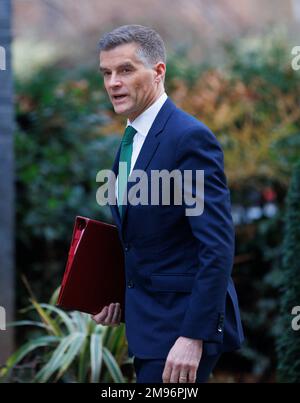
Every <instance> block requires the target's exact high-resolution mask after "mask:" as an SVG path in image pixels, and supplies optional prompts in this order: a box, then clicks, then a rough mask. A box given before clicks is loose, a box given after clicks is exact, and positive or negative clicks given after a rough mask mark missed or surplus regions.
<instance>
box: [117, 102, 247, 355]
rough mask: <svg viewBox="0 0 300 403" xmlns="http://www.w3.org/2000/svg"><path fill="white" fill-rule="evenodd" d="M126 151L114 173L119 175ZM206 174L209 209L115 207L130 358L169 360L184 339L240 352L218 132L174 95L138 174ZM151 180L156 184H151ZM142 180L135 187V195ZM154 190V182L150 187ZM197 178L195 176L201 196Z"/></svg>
mask: <svg viewBox="0 0 300 403" xmlns="http://www.w3.org/2000/svg"><path fill="white" fill-rule="evenodd" d="M119 154H120V149H119V151H118V153H117V155H116V158H115V162H114V166H113V171H114V173H115V175H117V174H118V161H119ZM136 169H141V170H144V171H146V173H147V174H148V177H149V178H150V177H151V170H163V169H166V170H168V171H173V170H174V169H178V170H180V171H181V172H183V171H184V170H193V171H195V170H204V190H205V194H204V197H205V199H204V211H203V214H201V215H199V216H187V215H186V214H185V209H186V207H187V206H185V205H184V204H183V205H181V206H179V205H174V204H173V205H172V203H171V205H152V206H151V205H136V206H133V205H130V204H129V205H128V206H126V207H125V211H124V214H123V219H122V220H121V219H120V215H119V212H118V207H117V205H116V206H111V210H112V214H113V218H114V220H115V223H116V225H117V227H118V231H119V236H120V239H121V242H122V244H123V246H124V253H125V269H126V270H125V272H126V300H125V325H126V335H127V340H128V347H129V355H135V356H137V357H140V358H166V356H167V355H168V352H169V351H170V349H171V347H172V346H173V344H174V343H175V341H176V339H177V338H178V337H179V336H185V337H189V338H193V339H202V340H203V341H204V351H203V353H204V354H208V355H211V354H216V353H219V352H222V351H231V350H234V349H237V348H239V347H240V345H241V343H242V341H243V330H242V325H241V320H240V313H239V307H238V299H237V295H236V291H235V287H234V284H233V281H232V278H231V271H232V266H233V257H234V228H233V223H232V218H231V206H230V195H229V191H228V188H227V185H226V178H225V175H224V167H223V153H222V150H221V147H220V145H219V143H218V141H217V140H216V138H215V136H214V135H213V134H212V132H211V131H210V130H209V129H208V128H207V127H206V126H205V125H204V124H203V123H201V122H199V121H198V120H197V119H195V118H194V117H192V116H191V115H189V114H187V113H185V112H184V111H182V110H180V109H179V108H177V107H176V106H175V104H174V103H173V102H172V101H171V100H170V99H169V98H168V99H167V100H166V102H165V103H164V105H163V106H162V108H161V109H160V111H159V113H158V115H157V117H156V119H155V121H154V122H153V125H152V127H151V129H150V131H149V133H148V135H147V137H146V139H145V142H144V144H143V146H142V149H141V151H140V154H139V156H138V159H137V161H136V164H135V166H134V170H136ZM149 183H150V180H149ZM133 184H134V183H130V178H129V184H128V191H129V190H130V188H131V186H132V185H133ZM149 186H150V185H149ZM194 186H195V180H194V179H193V192H194V190H195V189H194Z"/></svg>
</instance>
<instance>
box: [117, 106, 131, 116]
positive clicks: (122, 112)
mask: <svg viewBox="0 0 300 403" xmlns="http://www.w3.org/2000/svg"><path fill="white" fill-rule="evenodd" d="M114 111H115V113H116V114H117V115H122V116H128V114H129V113H130V110H129V109H128V108H125V107H124V106H121V105H114Z"/></svg>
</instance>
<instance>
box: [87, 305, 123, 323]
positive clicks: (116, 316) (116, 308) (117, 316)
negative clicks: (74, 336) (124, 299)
mask: <svg viewBox="0 0 300 403" xmlns="http://www.w3.org/2000/svg"><path fill="white" fill-rule="evenodd" d="M121 314H122V312H121V307H120V304H119V303H118V302H117V303H116V304H114V303H112V304H110V305H109V306H105V307H104V308H103V309H102V311H101V312H100V313H98V314H97V315H93V316H92V319H94V321H95V322H96V323H98V324H99V325H104V326H119V325H120V321H121Z"/></svg>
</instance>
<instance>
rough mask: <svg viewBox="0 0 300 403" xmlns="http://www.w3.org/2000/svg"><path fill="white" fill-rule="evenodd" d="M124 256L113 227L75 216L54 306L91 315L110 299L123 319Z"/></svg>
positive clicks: (107, 303)
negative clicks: (117, 304) (118, 307)
mask: <svg viewBox="0 0 300 403" xmlns="http://www.w3.org/2000/svg"><path fill="white" fill-rule="evenodd" d="M124 299H125V270H124V255H123V249H122V245H121V242H120V240H119V237H118V231H117V227H116V226H114V225H110V224H107V223H104V222H101V221H96V220H91V219H89V218H86V217H80V216H77V217H76V220H75V224H74V229H73V236H72V241H71V245H70V249H69V256H68V261H67V264H66V269H65V273H64V276H63V280H62V284H61V288H60V293H59V297H58V301H57V305H58V306H59V307H61V308H63V309H66V310H77V311H81V312H86V313H90V314H93V315H95V314H96V313H99V312H100V311H101V310H102V308H103V307H104V306H106V305H109V304H110V303H112V302H119V303H120V305H121V313H122V316H121V321H122V322H124Z"/></svg>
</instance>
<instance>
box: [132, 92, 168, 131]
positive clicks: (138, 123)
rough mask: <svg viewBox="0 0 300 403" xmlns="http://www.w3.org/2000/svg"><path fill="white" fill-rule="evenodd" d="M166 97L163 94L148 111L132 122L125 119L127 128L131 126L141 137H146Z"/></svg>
mask: <svg viewBox="0 0 300 403" xmlns="http://www.w3.org/2000/svg"><path fill="white" fill-rule="evenodd" d="M167 98H168V96H167V94H166V93H165V92H164V93H163V94H162V95H161V96H160V97H159V98H158V99H157V100H156V101H155V102H154V103H153V104H152V105H151V106H149V108H148V109H146V110H145V111H144V112H143V113H141V114H140V115H139V116H138V117H137V118H135V119H134V120H133V121H132V122H130V120H129V119H127V126H128V125H131V126H132V127H133V128H134V129H135V130H136V131H137V132H139V133H140V134H141V135H142V136H144V137H146V136H147V134H148V132H149V130H150V128H151V126H152V124H153V122H154V120H155V118H156V116H157V114H158V112H159V111H160V108H161V107H162V106H163V104H164V103H165V101H166V100H167Z"/></svg>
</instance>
